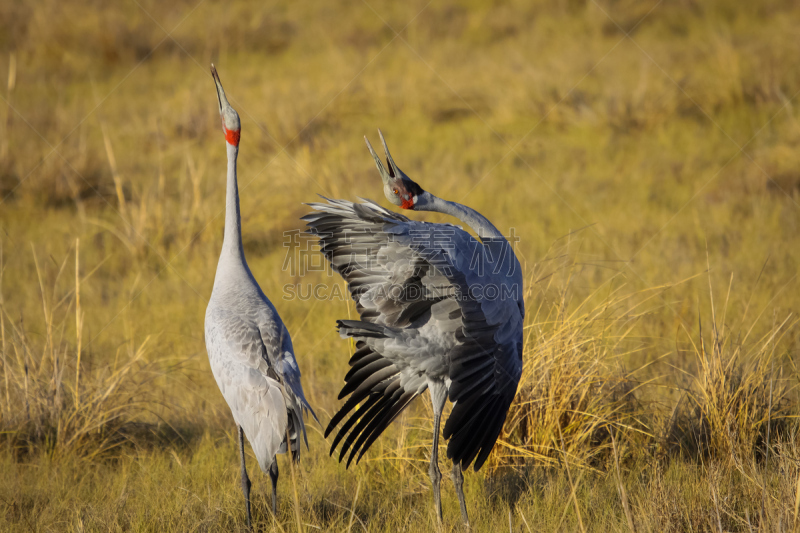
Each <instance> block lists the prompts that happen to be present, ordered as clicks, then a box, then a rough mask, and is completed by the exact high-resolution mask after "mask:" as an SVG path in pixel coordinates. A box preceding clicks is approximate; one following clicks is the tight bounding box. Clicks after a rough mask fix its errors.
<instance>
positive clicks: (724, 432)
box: [672, 288, 798, 462]
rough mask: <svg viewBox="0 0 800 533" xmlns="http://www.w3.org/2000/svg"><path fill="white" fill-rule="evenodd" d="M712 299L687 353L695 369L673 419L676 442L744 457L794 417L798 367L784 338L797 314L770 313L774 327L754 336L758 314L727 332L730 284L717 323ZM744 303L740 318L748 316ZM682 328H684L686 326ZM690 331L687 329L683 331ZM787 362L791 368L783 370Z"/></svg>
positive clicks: (758, 452) (762, 449) (762, 450)
mask: <svg viewBox="0 0 800 533" xmlns="http://www.w3.org/2000/svg"><path fill="white" fill-rule="evenodd" d="M709 293H710V299H711V317H710V321H709V322H710V324H711V325H710V328H708V329H709V330H710V331H708V332H705V331H704V328H703V324H702V320H701V321H700V323H699V328H698V330H699V332H698V337H697V340H696V341H695V340H691V336H690V341H691V350H690V351H691V353H692V355H693V359H694V361H695V363H696V367H697V370H696V372H695V373H694V374H691V375H690V376H689V383H690V384H689V389H688V393H687V398H688V400H689V401H688V402H687V403H686V407H685V408H683V410H682V412H681V413H680V416H678V417H676V418H675V422H674V425H673V428H672V434H673V436H674V437H675V440H674V443H675V444H677V445H680V446H681V448H683V449H684V450H685V451H690V452H691V453H692V454H697V453H700V454H703V455H711V456H714V457H717V458H728V457H729V458H732V459H734V460H735V461H737V462H739V461H741V460H742V459H743V458H748V459H749V458H750V457H753V456H758V457H760V458H764V457H766V456H767V455H768V453H769V451H768V450H769V447H770V440H772V444H773V445H774V444H775V443H776V441H777V439H779V438H781V437H785V436H786V431H787V430H788V426H789V421H790V419H791V418H792V417H793V414H795V413H793V410H792V409H793V406H792V402H791V399H792V396H791V395H792V392H793V390H794V388H795V386H796V372H795V369H794V366H793V362H792V359H791V357H788V355H789V353H788V351H785V350H788V348H786V347H785V343H784V342H783V341H784V340H786V339H788V338H789V337H790V336H791V332H792V331H794V329H795V326H796V325H797V323H798V321H797V319H795V318H793V317H792V315H791V314H789V315H787V316H786V317H785V318H783V319H782V320H778V319H777V318H773V324H772V326H770V327H768V328H767V330H766V332H764V333H763V334H761V335H760V336H759V337H757V338H755V339H753V338H752V337H753V332H754V330H755V328H756V326H757V325H758V323H759V319H760V318H761V315H759V316H758V317H757V318H756V319H755V320H754V321H753V323H752V324H750V325H749V326H748V327H746V329H745V328H744V327H743V328H742V332H741V333H736V334H734V332H733V330H730V329H729V330H728V331H726V327H725V316H726V315H727V308H728V300H729V298H730V288H729V290H728V297H727V298H726V302H725V306H724V311H723V319H722V323H721V324H719V323H718V322H717V316H716V312H715V308H714V295H713V292H711V291H709ZM746 316H747V309H746V308H745V312H744V317H743V321H744V320H745V319H746ZM684 331H685V329H684ZM687 335H688V333H687ZM786 364H789V365H790V367H791V369H792V372H785V371H784V367H785V366H786Z"/></svg>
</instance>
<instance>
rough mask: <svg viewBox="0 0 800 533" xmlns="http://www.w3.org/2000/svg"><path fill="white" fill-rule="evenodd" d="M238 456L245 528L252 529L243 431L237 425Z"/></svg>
mask: <svg viewBox="0 0 800 533" xmlns="http://www.w3.org/2000/svg"><path fill="white" fill-rule="evenodd" d="M239 456H240V457H241V458H242V493H244V506H245V509H246V510H247V529H252V528H253V525H252V517H251V516H250V478H249V477H247V465H246V464H245V462H244V431H243V430H242V426H239Z"/></svg>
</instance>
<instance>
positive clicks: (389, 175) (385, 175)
mask: <svg viewBox="0 0 800 533" xmlns="http://www.w3.org/2000/svg"><path fill="white" fill-rule="evenodd" d="M378 135H379V136H380V138H381V144H383V151H384V152H385V153H386V165H387V166H388V167H389V168H388V170H387V168H386V166H384V165H383V161H381V158H380V157H378V154H376V153H375V150H373V149H372V145H371V144H370V143H369V139H367V137H366V135H365V136H364V141H366V143H367V148H369V153H370V154H372V159H374V160H375V166H376V167H378V172H379V173H380V175H381V180H383V183H384V184H386V183H388V182H389V180H390V179H397V178H401V177H405V174H404V173H403V171H402V170H400V169H399V168H398V167H397V165H396V164H395V163H394V159H392V154H390V153H389V147H388V146H386V139H384V138H383V133H382V132H381V130H380V129H378Z"/></svg>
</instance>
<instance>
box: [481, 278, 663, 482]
mask: <svg viewBox="0 0 800 533" xmlns="http://www.w3.org/2000/svg"><path fill="white" fill-rule="evenodd" d="M571 275H572V273H570V276H569V277H571ZM551 279H552V278H551ZM615 282H616V279H612V280H610V281H609V282H608V283H607V284H606V285H605V286H604V287H603V288H601V289H599V290H598V291H595V293H594V294H592V295H590V296H589V297H587V298H586V299H584V300H583V301H580V302H578V303H577V304H573V303H572V302H571V297H570V289H569V282H567V283H566V284H565V286H564V288H562V289H560V290H558V291H557V296H556V297H555V298H553V299H550V298H548V297H547V296H546V295H547V294H548V293H549V292H551V291H550V289H551V287H550V286H549V285H548V286H546V287H545V288H544V289H542V291H541V292H542V294H541V295H537V296H536V297H535V298H534V297H530V295H528V296H527V297H526V300H527V301H528V302H536V301H539V302H541V303H540V304H539V306H538V308H537V309H536V311H535V313H534V314H533V317H532V319H531V320H530V321H529V324H528V325H527V326H526V327H525V336H526V339H525V353H524V355H523V370H522V377H521V378H520V383H519V387H518V391H517V395H516V397H515V399H514V402H513V403H512V404H511V408H510V409H509V412H508V417H507V418H506V423H505V426H504V428H503V432H502V433H501V435H500V439H499V441H498V445H497V447H496V449H495V452H494V454H493V456H492V463H491V464H492V465H493V466H494V467H503V466H522V465H531V464H540V465H554V464H563V462H565V461H566V462H567V463H569V464H571V465H576V466H578V467H579V468H589V469H595V468H596V467H597V466H598V463H599V461H600V460H601V459H603V460H605V459H606V458H607V457H609V454H610V452H612V450H613V448H612V440H611V436H612V432H613V433H615V434H616V433H617V432H620V431H624V432H629V431H633V432H640V433H647V430H646V428H645V426H644V424H642V423H641V422H640V418H641V417H640V416H639V415H640V414H641V413H640V408H639V407H638V404H637V398H636V392H637V390H638V388H639V386H640V383H638V382H637V381H636V379H634V377H633V374H634V372H630V371H628V370H626V369H625V367H624V364H623V361H624V359H625V358H626V357H628V356H630V355H632V354H636V353H639V352H641V351H642V350H644V348H645V345H644V344H643V343H642V342H641V340H640V339H637V338H634V337H633V336H632V335H631V332H632V330H633V328H634V326H635V324H636V323H637V321H638V319H639V317H640V316H641V313H640V312H639V311H638V309H641V308H642V306H644V305H645V302H647V301H649V300H650V297H651V296H652V294H651V295H650V296H647V295H645V297H644V298H640V296H642V294H641V293H625V292H623V291H624V288H625V286H624V285H621V286H620V287H617V288H613V285H614V283H615ZM529 285H532V284H529ZM529 290H532V289H529ZM602 290H605V291H606V292H607V293H608V294H607V295H606V296H604V297H600V296H599V295H600V292H601V291H602ZM653 294H655V292H654V291H653ZM635 301H637V303H634V302H635Z"/></svg>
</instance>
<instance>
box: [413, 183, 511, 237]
mask: <svg viewBox="0 0 800 533" xmlns="http://www.w3.org/2000/svg"><path fill="white" fill-rule="evenodd" d="M423 194H424V195H425V196H427V198H426V199H425V201H424V202H420V203H419V204H418V206H417V208H416V210H417V211H434V212H436V213H444V214H446V215H451V216H454V217H456V218H457V219H459V220H460V221H461V222H463V223H464V224H466V225H467V226H469V227H470V228H472V231H474V232H475V233H477V234H478V237H480V239H481V240H482V241H485V240H486V239H498V238H499V239H505V237H503V234H502V233H500V232H499V231H498V230H497V228H495V227H494V225H493V224H492V223H491V222H489V219H487V218H486V217H485V216H483V215H481V214H480V213H478V212H477V211H475V210H474V209H472V208H470V207H467V206H465V205H461V204H457V203H456V202H448V201H447V200H442V199H441V198H439V197H438V196H434V195H433V194H431V193H429V192H427V191H426V192H424V193H423Z"/></svg>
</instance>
